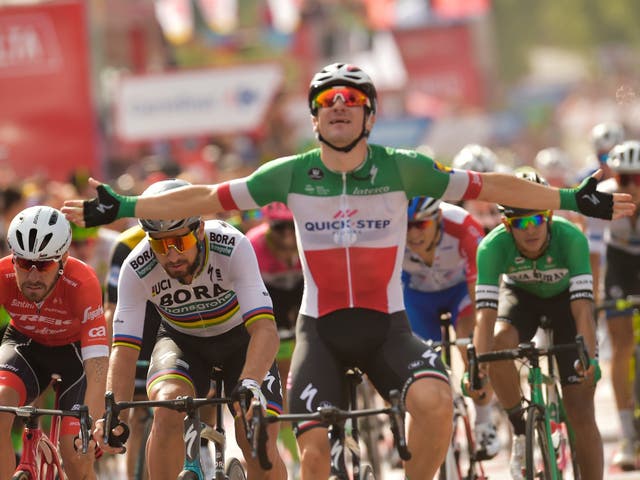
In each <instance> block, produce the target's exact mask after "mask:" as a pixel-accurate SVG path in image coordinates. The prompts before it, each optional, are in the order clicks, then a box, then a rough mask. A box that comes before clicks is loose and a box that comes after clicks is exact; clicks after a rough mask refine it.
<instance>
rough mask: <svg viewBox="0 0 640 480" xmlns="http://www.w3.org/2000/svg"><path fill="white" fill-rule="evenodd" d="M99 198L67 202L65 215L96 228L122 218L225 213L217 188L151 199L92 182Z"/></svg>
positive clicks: (198, 187) (191, 188) (195, 188)
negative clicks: (126, 194)
mask: <svg viewBox="0 0 640 480" xmlns="http://www.w3.org/2000/svg"><path fill="white" fill-rule="evenodd" d="M89 184H90V185H91V186H92V187H93V188H95V189H96V191H97V193H98V196H97V197H95V198H93V199H91V200H67V201H66V202H65V204H64V207H62V212H63V213H64V214H65V216H66V217H67V219H68V220H69V221H71V222H74V223H76V224H78V225H83V226H95V225H104V224H107V223H111V222H113V221H114V220H116V219H118V218H125V217H136V218H152V219H166V218H186V217H189V216H193V215H206V214H215V213H218V212H220V211H222V210H223V208H222V205H221V204H220V200H219V199H218V194H217V191H218V186H217V185H189V186H185V187H180V188H176V189H174V190H170V191H168V192H163V193H161V194H157V195H153V196H149V197H130V196H124V195H119V194H117V193H115V192H114V191H113V190H112V189H111V187H109V186H108V185H106V184H102V183H100V182H98V181H97V180H95V179H93V178H90V179H89Z"/></svg>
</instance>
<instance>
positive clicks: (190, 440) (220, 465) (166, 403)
mask: <svg viewBox="0 0 640 480" xmlns="http://www.w3.org/2000/svg"><path fill="white" fill-rule="evenodd" d="M220 372H221V371H220V370H219V369H216V368H214V370H213V378H215V379H216V382H217V383H216V388H215V395H214V396H213V397H212V398H193V397H190V396H180V397H178V398H176V399H173V400H139V401H132V402H116V401H115V400H114V396H113V393H112V392H107V393H106V395H105V414H104V425H105V435H104V442H105V443H108V444H109V445H114V440H115V441H119V442H123V441H124V440H122V439H126V437H127V436H128V427H127V425H126V424H125V423H123V422H121V421H120V420H119V419H118V416H119V414H120V412H121V411H122V410H126V409H129V408H136V407H164V408H169V409H172V410H176V411H179V412H184V413H185V414H186V415H185V418H184V435H183V438H184V448H185V460H184V465H183V469H182V471H181V472H180V474H179V475H178V478H177V480H205V477H204V472H203V468H202V464H201V458H200V439H201V438H206V439H208V440H209V441H210V442H212V443H213V446H214V477H213V478H214V480H246V478H247V475H246V473H245V470H244V467H243V466H242V463H241V462H240V460H238V459H237V458H231V459H229V460H227V459H226V458H225V446H226V432H225V429H224V421H223V418H222V414H223V408H222V407H223V406H226V405H229V404H230V403H232V400H231V399H230V398H225V397H222V381H221V375H219V373H220ZM204 405H216V406H217V408H216V425H215V427H211V426H210V425H207V424H206V423H204V422H202V421H201V420H200V414H199V410H198V409H199V408H200V407H202V406H204ZM117 426H121V427H122V428H123V430H124V432H123V433H121V434H120V435H118V438H117V439H114V438H113V436H112V434H111V431H112V429H113V428H115V427H117Z"/></svg>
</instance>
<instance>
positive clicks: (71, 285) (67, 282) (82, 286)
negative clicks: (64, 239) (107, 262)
mask: <svg viewBox="0 0 640 480" xmlns="http://www.w3.org/2000/svg"><path fill="white" fill-rule="evenodd" d="M11 259H12V257H11V255H9V256H7V257H4V258H2V259H0V305H3V306H4V308H5V309H6V310H7V312H8V313H9V315H10V316H11V325H13V327H14V328H15V329H16V330H18V331H19V332H21V333H23V334H25V335H27V336H29V337H30V338H32V339H33V340H34V341H36V342H38V343H40V344H42V345H48V346H60V345H67V344H70V343H74V342H77V341H80V346H81V348H82V358H83V360H87V359H88V358H94V357H102V356H108V355H109V348H108V341H107V325H106V322H105V318H104V311H103V308H102V290H101V288H100V283H99V282H98V278H97V277H96V274H95V272H94V271H93V270H92V269H91V267H89V266H88V265H87V264H85V263H83V262H81V261H80V260H77V259H75V258H72V257H69V258H68V260H67V263H66V265H65V267H64V273H63V274H62V275H61V276H60V277H59V278H58V281H57V282H56V284H55V286H54V288H53V290H52V291H51V293H50V294H49V295H48V296H47V298H46V299H45V300H44V301H43V302H42V303H41V304H39V305H38V304H36V303H34V302H32V301H29V300H27V299H26V298H25V297H24V296H23V295H22V292H21V291H20V289H19V288H18V285H17V282H16V274H15V271H14V266H13V262H12V261H11Z"/></svg>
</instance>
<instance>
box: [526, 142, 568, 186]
mask: <svg viewBox="0 0 640 480" xmlns="http://www.w3.org/2000/svg"><path fill="white" fill-rule="evenodd" d="M533 164H534V165H535V168H536V169H537V170H538V171H539V172H541V173H544V174H545V175H546V176H547V177H549V178H551V177H564V176H565V175H567V173H568V172H569V170H570V169H571V161H570V160H569V156H568V155H567V154H566V153H565V151H564V150H562V149H561V148H557V147H549V148H543V149H542V150H540V151H539V152H538V153H537V154H536V158H535V160H534V161H533Z"/></svg>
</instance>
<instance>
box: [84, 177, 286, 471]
mask: <svg viewBox="0 0 640 480" xmlns="http://www.w3.org/2000/svg"><path fill="white" fill-rule="evenodd" d="M186 185H190V184H189V182H187V181H185V180H177V179H171V180H163V181H160V182H156V183H154V184H152V185H151V186H150V187H148V188H147V189H146V190H145V191H144V192H143V194H142V196H145V195H153V194H155V193H159V192H164V191H167V190H171V189H175V188H178V187H183V186H186ZM140 225H141V226H142V228H143V230H145V231H146V232H147V238H145V239H144V240H142V241H141V242H139V243H138V244H137V245H136V246H135V247H134V248H133V250H132V251H131V253H130V254H129V256H128V257H127V258H126V259H125V261H124V263H123V265H122V268H121V270H120V276H119V279H118V301H117V304H116V309H115V312H114V314H113V345H112V352H111V356H110V359H109V371H108V374H107V390H110V391H112V392H113V393H114V396H115V400H116V401H123V400H124V401H127V400H131V398H132V396H133V392H134V379H135V374H136V360H137V359H138V354H139V351H140V347H141V345H142V340H143V327H144V323H145V318H146V313H145V312H146V306H147V302H152V303H153V304H154V306H155V308H156V309H157V310H158V313H159V314H160V316H161V324H160V328H159V330H158V335H157V339H156V344H155V346H154V348H153V352H152V354H151V363H150V365H149V371H148V374H147V394H148V397H149V399H151V400H165V399H173V398H176V397H178V396H180V395H191V396H198V397H204V396H206V395H207V393H208V391H209V383H210V374H211V371H212V368H213V367H214V366H216V367H217V366H220V367H221V368H222V375H223V380H224V386H225V391H226V394H227V395H228V396H231V397H237V394H238V393H239V392H240V391H242V390H244V391H246V392H247V393H248V394H250V395H251V396H253V397H255V398H258V399H259V400H260V401H261V403H262V405H263V407H264V408H265V409H266V410H267V412H268V413H269V414H277V413H280V411H281V408H282V392H281V386H280V378H279V375H278V369H277V366H276V364H275V362H274V358H275V354H276V352H277V350H278V332H277V329H276V325H275V321H274V318H273V308H272V305H271V299H270V297H269V294H268V293H267V290H266V288H265V286H264V283H263V282H262V279H261V277H260V271H259V270H258V263H257V261H256V258H255V254H254V252H253V249H252V248H251V244H250V243H249V241H248V240H247V238H246V237H245V236H244V235H243V234H242V233H240V232H239V231H238V230H236V229H235V228H233V227H231V226H230V225H228V224H227V223H225V222H222V221H219V220H211V221H209V222H203V221H202V219H201V218H200V217H199V216H191V217H186V218H183V219H180V220H141V221H140ZM183 417H184V414H183V413H180V412H175V411H173V410H170V409H166V408H156V409H154V418H153V424H152V427H151V433H150V435H149V439H148V444H147V466H148V471H149V477H150V478H152V479H153V480H165V479H166V480H173V479H175V478H176V477H177V476H178V473H179V472H180V471H181V470H182V465H183V462H184V447H183V439H182V425H183ZM103 424H104V421H103V420H98V421H97V422H96V429H95V432H94V437H95V438H98V439H100V442H102V436H103V431H104V425H103ZM269 428H270V432H269V444H268V446H267V448H268V452H269V454H270V458H272V459H273V464H274V467H273V469H272V470H271V471H269V472H265V471H264V470H261V469H260V466H259V465H258V462H257V460H254V459H253V458H251V450H250V447H249V445H248V443H247V440H246V435H245V433H244V431H243V427H242V424H241V422H238V421H237V422H236V440H237V442H238V445H239V446H240V447H241V448H242V450H243V452H244V454H245V460H246V462H247V469H248V472H249V476H250V478H256V479H257V478H263V479H274V480H280V479H285V478H286V470H285V467H284V464H283V462H282V460H281V459H280V457H279V454H278V451H277V448H276V438H277V436H278V424H277V423H274V424H272V425H270V426H269ZM114 433H115V434H116V435H118V434H119V433H120V432H119V430H118V427H116V428H115V429H114ZM102 447H103V448H104V450H105V451H107V452H109V453H118V452H120V451H122V447H121V446H116V447H112V446H108V445H104V444H102Z"/></svg>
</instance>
